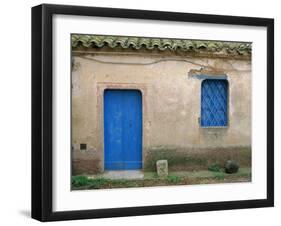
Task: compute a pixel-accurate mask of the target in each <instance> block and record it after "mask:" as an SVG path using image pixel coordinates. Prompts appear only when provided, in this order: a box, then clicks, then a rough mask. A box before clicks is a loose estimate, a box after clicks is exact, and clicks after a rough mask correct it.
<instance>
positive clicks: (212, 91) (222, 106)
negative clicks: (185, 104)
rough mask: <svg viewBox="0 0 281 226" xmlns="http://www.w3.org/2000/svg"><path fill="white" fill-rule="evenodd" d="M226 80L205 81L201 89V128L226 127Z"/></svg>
mask: <svg viewBox="0 0 281 226" xmlns="http://www.w3.org/2000/svg"><path fill="white" fill-rule="evenodd" d="M227 89H228V83H227V80H219V79H206V80H204V81H203V82H202V87H201V126H203V127H210V126H227V100H228V97H227V93H228V91H227Z"/></svg>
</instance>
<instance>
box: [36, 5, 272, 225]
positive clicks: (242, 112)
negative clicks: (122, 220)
mask: <svg viewBox="0 0 281 226" xmlns="http://www.w3.org/2000/svg"><path fill="white" fill-rule="evenodd" d="M273 87H274V21H273V19H267V18H250V17H235V16H218V15H202V14H189V13H176V12H160V11H144V10H133V9H113V8H96V7H82V6H65V5H48V4H43V5H39V6H35V7H33V8H32V217H33V218H35V219H38V220H40V221H55V220H70V219H85V218H101V217H121V216H134V215H147V214H165V213H179V212H192V211H209V210H224V209H238V208H256V207H270V206H273V205H274V160H273V156H274V126H273V125H274V111H273V109H274V106H273V103H274V96H273V93H274V90H273Z"/></svg>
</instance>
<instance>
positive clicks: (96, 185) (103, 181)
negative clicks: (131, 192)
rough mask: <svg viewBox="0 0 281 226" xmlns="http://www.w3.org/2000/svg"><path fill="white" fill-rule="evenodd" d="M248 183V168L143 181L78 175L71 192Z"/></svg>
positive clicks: (151, 175)
mask: <svg viewBox="0 0 281 226" xmlns="http://www.w3.org/2000/svg"><path fill="white" fill-rule="evenodd" d="M250 181H251V169H250V168H240V169H239V171H238V172H237V173H235V174H227V173H225V172H222V171H220V172H213V171H208V170H202V171H172V172H169V175H168V176H167V177H164V178H160V177H158V176H157V174H156V173H155V172H144V177H143V179H108V178H104V177H101V176H100V175H88V176H85V175H80V176H73V177H72V190H88V189H110V188H131V187H152V186H169V185H191V184H215V183H237V182H250Z"/></svg>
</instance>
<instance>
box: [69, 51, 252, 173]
mask: <svg viewBox="0 0 281 226" xmlns="http://www.w3.org/2000/svg"><path fill="white" fill-rule="evenodd" d="M105 62H118V63H105ZM120 62H121V63H122V64H119V63H120ZM127 63H130V64H127ZM135 63H136V64H135ZM139 64H145V65H139ZM202 74H204V75H207V76H213V77H215V76H222V75H225V76H227V80H228V82H229V93H228V95H229V100H228V109H229V115H228V126H227V127H224V128H201V127H200V123H199V117H200V103H201V100H200V98H201V82H202V81H203V80H202V78H201V77H200V76H198V75H202ZM106 88H115V89H139V90H140V91H141V92H142V99H143V166H144V168H147V169H150V168H151V167H152V165H153V164H154V160H155V159H157V158H158V157H159V158H161V157H164V158H167V159H169V158H171V159H173V160H174V161H175V165H176V163H177V162H179V161H181V159H186V158H187V157H188V156H192V157H191V158H190V159H191V160H192V159H193V158H195V159H196V156H198V155H199V156H201V157H200V158H201V159H202V156H205V157H204V158H203V159H205V160H204V161H203V163H202V164H203V165H204V164H206V163H208V162H209V161H210V159H211V160H212V159H213V160H214V161H216V157H214V156H217V157H218V159H222V160H225V159H226V158H230V157H232V158H236V159H240V163H241V164H242V165H243V164H250V161H251V160H250V158H251V157H250V146H251V61H250V60H247V59H246V60H245V59H234V58H214V57H201V58H200V57H192V56H175V55H174V56H173V55H168V54H167V55H153V56H152V55H149V54H145V53H142V54H141V53H139V54H133V53H128V54H124V53H123V54H121V53H118V52H112V53H110V52H105V53H98V54H88V53H87V52H86V53H85V54H81V53H79V54H78V53H75V52H74V53H73V68H72V145H73V163H74V164H73V173H74V174H81V173H86V174H87V173H93V172H96V171H102V170H103V91H104V89H106ZM80 144H87V149H86V150H80ZM219 150H221V151H219ZM204 153H205V154H204ZM215 153H216V155H215ZM203 154H204V155H203ZM155 156H156V157H155ZM157 156H158V157H157ZM171 156H172V157H171ZM174 156H178V159H179V160H178V161H176V160H175V158H174ZM194 156H195V157H194ZM206 156H209V158H208V159H207V157H206ZM222 156H224V157H222ZM243 156H244V157H245V158H244V157H243ZM191 160H190V161H191ZM171 161H172V160H171ZM187 162H188V161H187ZM191 162H192V161H191ZM195 162H196V161H195ZM199 165H200V164H199ZM190 166H192V164H190Z"/></svg>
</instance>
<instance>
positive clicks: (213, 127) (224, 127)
mask: <svg viewBox="0 0 281 226" xmlns="http://www.w3.org/2000/svg"><path fill="white" fill-rule="evenodd" d="M224 76H225V75H224ZM224 76H220V75H218V76H216V77H215V76H206V78H204V79H203V80H202V81H201V83H200V110H199V112H200V116H199V120H198V123H199V127H200V128H203V129H227V128H229V121H230V119H229V80H228V79H227V77H224ZM206 80H222V81H225V82H226V84H227V90H226V95H227V102H226V109H227V111H226V125H225V126H202V86H203V83H204V81H206Z"/></svg>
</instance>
